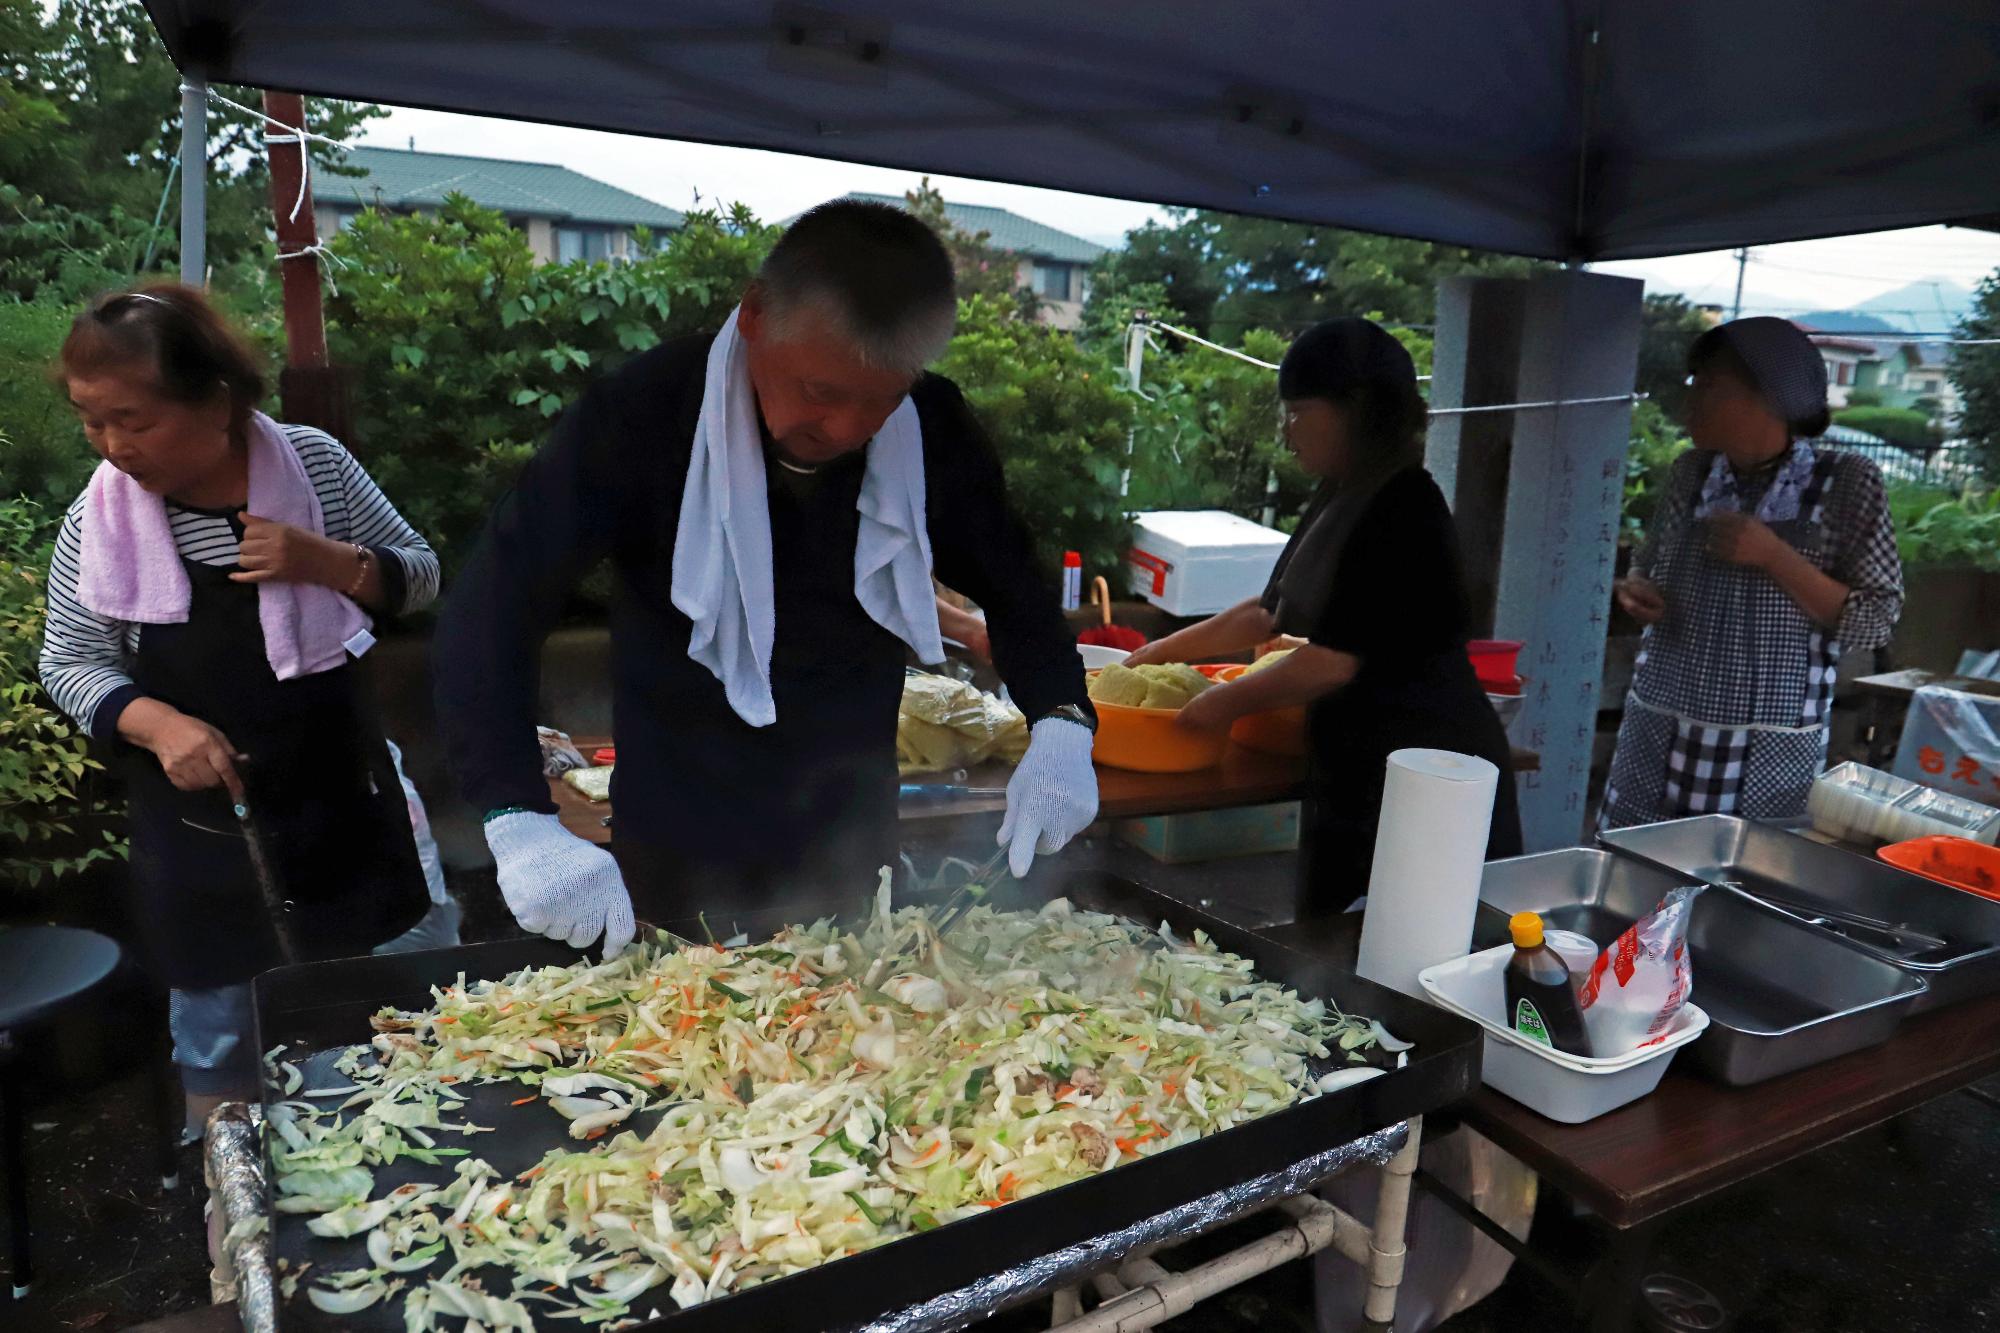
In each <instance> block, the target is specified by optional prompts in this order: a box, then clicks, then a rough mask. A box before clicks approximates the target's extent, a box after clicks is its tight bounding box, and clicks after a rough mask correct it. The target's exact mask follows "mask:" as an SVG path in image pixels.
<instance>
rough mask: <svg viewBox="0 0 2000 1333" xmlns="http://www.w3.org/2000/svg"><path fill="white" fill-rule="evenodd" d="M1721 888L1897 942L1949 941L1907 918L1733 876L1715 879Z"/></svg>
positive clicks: (1933, 944) (1930, 944)
mask: <svg viewBox="0 0 2000 1333" xmlns="http://www.w3.org/2000/svg"><path fill="white" fill-rule="evenodd" d="M1718 882H1719V883H1721V884H1722V885H1723V886H1724V887H1725V888H1731V889H1735V890H1736V891H1737V892H1738V893H1741V894H1743V895H1744V896H1745V897H1748V898H1755V899H1756V900H1757V901H1758V902H1760V903H1763V904H1764V905H1765V906H1766V907H1771V908H1775V909H1776V910H1778V911H1780V912H1783V913H1784V914H1785V915H1786V916H1790V917H1794V918H1797V919H1799V920H1802V921H1804V922H1806V923H1807V924H1808V925H1814V926H1845V927H1848V928H1849V929H1853V930H1860V931H1864V932H1866V933H1869V934H1873V935H1881V936H1885V937H1887V938H1888V939H1889V940H1890V941H1892V942H1893V943H1895V944H1897V945H1902V944H1904V943H1909V944H1916V945H1921V946H1923V947H1924V948H1925V949H1946V948H1949V947H1951V941H1950V940H1947V939H1945V938H1943V937H1942V936H1939V935H1932V934H1930V933H1928V932H1927V931H1922V930H1917V929H1916V928H1914V927H1913V926H1911V925H1910V924H1909V923H1907V922H1903V921H1884V920H1883V919H1881V918H1880V917H1873V916H1863V915H1861V914H1860V913H1858V912H1844V911H1841V910H1840V909H1839V908H1835V907H1827V906H1825V905H1823V904H1820V903H1805V902H1799V901H1797V900H1796V899H1792V898H1781V897H1774V896H1772V895H1770V894H1768V893H1759V892H1757V891H1756V890H1755V889H1751V888H1748V887H1746V886H1745V885H1743V884H1742V883H1740V882H1738V881H1736V880H1728V879H1725V880H1721V881H1718Z"/></svg>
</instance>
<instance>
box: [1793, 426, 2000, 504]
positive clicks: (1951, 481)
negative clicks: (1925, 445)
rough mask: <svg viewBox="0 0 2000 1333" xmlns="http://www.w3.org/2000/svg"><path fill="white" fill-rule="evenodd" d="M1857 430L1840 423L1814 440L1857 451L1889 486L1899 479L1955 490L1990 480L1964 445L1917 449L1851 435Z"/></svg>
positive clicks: (1899, 481)
mask: <svg viewBox="0 0 2000 1333" xmlns="http://www.w3.org/2000/svg"><path fill="white" fill-rule="evenodd" d="M1861 434H1862V432H1860V431H1847V432H1843V431H1842V430H1841V428H1840V427H1838V426H1835V427H1834V428H1833V429H1832V430H1831V431H1829V432H1827V434H1826V435H1825V436H1824V437H1822V438H1821V439H1819V440H1817V441H1815V443H1818V444H1822V445H1830V446H1832V447H1833V448H1835V449H1842V450H1845V451H1847V452H1848V453H1855V454H1860V455H1861V456H1862V457H1863V458H1866V459H1868V460H1869V461H1870V462H1872V463H1873V464H1875V466H1876V467H1878V468H1880V469H1882V478H1883V480H1884V481H1887V482H1888V483H1889V484H1890V485H1892V486H1893V485H1896V484H1898V483H1902V484H1905V485H1913V486H1939V487H1943V488H1945V489H1947V490H1958V489H1960V488H1962V487H1965V486H1967V485H1972V484H1976V483H1985V482H1987V481H1989V480H1990V479H1989V478H1987V477H1986V476H1985V474H1984V472H1983V470H1982V469H1981V467H1980V464H1979V459H1978V454H1977V453H1976V452H1975V451H1974V450H1972V449H1971V448H1969V447H1967V446H1966V445H1963V444H1955V443H1954V444H1941V445H1938V446H1937V447H1936V448H1933V449H1928V450H1922V451H1919V450H1915V449H1905V448H1903V447H1902V446H1901V445H1896V444H1890V443H1889V442H1888V441H1887V440H1882V439H1878V438H1875V437H1873V436H1864V437H1863V438H1861V439H1858V440H1857V439H1854V438H1852V437H1853V436H1857V435H1861ZM1843 437H1845V438H1843Z"/></svg>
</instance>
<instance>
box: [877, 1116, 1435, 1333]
mask: <svg viewBox="0 0 2000 1333" xmlns="http://www.w3.org/2000/svg"><path fill="white" fill-rule="evenodd" d="M1408 1138H1409V1127H1408V1126H1407V1125H1403V1124H1395V1125H1391V1126H1389V1127H1388V1128H1387V1129H1383V1130H1377V1131H1376V1132H1375V1133H1373V1134H1370V1135H1368V1136H1367V1137H1366V1138H1360V1139H1356V1140H1354V1142H1352V1143H1343V1144H1341V1145H1340V1146H1338V1147H1335V1148H1329V1149H1327V1150H1326V1151H1325V1152H1322V1153H1315V1154H1314V1155H1312V1156H1311V1157H1308V1158H1306V1159H1305V1160H1303V1161H1301V1162H1297V1163H1294V1164H1293V1165H1291V1166H1289V1167H1286V1168H1285V1169H1284V1170H1282V1171H1274V1172H1272V1173H1270V1174H1269V1175H1263V1176H1257V1177H1254V1178H1253V1179H1250V1180H1246V1181H1243V1182H1241V1183H1240V1184H1236V1185H1232V1186H1230V1187H1229V1188H1228V1189H1221V1190H1217V1191H1215V1192H1214V1193H1213V1194H1206V1195H1203V1196H1202V1197H1201V1198H1199V1199H1193V1200H1190V1201H1189V1202H1187V1203H1184V1204H1181V1205H1179V1206H1178V1207H1175V1208H1170V1209H1168V1210H1167V1211H1166V1212H1164V1213H1160V1214H1158V1215H1156V1216H1153V1217H1149V1218H1147V1219H1146V1220H1145V1221H1143V1222H1135V1223H1133V1224H1132V1225H1131V1226H1129V1227H1126V1228H1124V1229H1123V1230H1121V1231H1114V1232H1111V1233H1110V1234H1108V1235H1104V1236H1095V1237H1092V1238H1091V1239H1090V1240H1087V1241H1084V1242H1082V1243H1081V1244H1077V1245H1071V1246H1069V1247H1068V1248H1066V1249H1061V1250H1056V1251H1054V1252H1052V1253H1049V1254H1045V1255H1042V1256H1041V1257H1039V1258H1036V1259H1032V1260H1030V1261H1029V1262H1027V1263H1024V1264H1021V1265H1019V1266H1017V1267H1014V1268H1009V1269H1006V1270H1004V1271H1002V1272H998V1273H993V1274H991V1275H989V1276H987V1277H984V1278H981V1279H980V1280H979V1281H977V1282H974V1283H972V1284H970V1285H968V1286H964V1287H960V1288H959V1289H958V1290H956V1291H949V1292H945V1293H944V1294H943V1295H940V1296H935V1297H933V1298H931V1299H930V1300H928V1301H925V1302H924V1303H923V1304H921V1305H912V1306H909V1307H907V1308H905V1309H902V1310H898V1311H896V1312H895V1313H894V1314H888V1315H883V1316H882V1317H880V1318H878V1319H874V1320H871V1321H869V1322H868V1323H866V1324H861V1325H850V1326H849V1328H850V1329H851V1330H853V1333H933V1331H934V1330H944V1329H956V1328H963V1327H965V1326H966V1325H967V1324H969V1323H972V1322H974V1321H976V1320H980V1319H984V1318H986V1317H988V1316H990V1315H992V1314H993V1313H994V1312H995V1311H997V1310H1001V1309H1003V1308H1005V1307H1007V1306H1009V1305H1012V1304H1014V1303H1015V1302H1017V1301H1022V1300H1026V1299H1028V1298H1029V1297H1031V1296H1035V1295H1039V1294H1041V1293H1043V1292H1048V1291H1053V1290H1055V1289H1056V1288H1057V1287H1065V1286H1069V1285H1070V1284H1072V1283H1075V1282H1078V1281H1080V1280H1081V1279H1083V1278H1084V1277H1086V1276H1088V1275H1089V1274H1091V1273H1096V1272H1101V1271H1102V1270H1104V1269H1107V1268H1111V1267H1113V1266H1115V1265H1116V1264H1118V1263H1119V1262H1120V1261H1122V1260H1123V1259H1125V1257H1126V1256H1128V1255H1130V1254H1132V1253H1133V1252H1134V1251H1136V1250H1140V1249H1144V1248H1147V1247H1158V1246H1160V1245H1163V1244H1167V1243H1171V1242H1173V1241H1178V1240H1185V1239H1187V1238H1188V1237H1189V1236H1192V1235H1195V1234H1197V1233H1199V1232H1203V1231H1208V1230H1211V1229H1213V1228H1215V1227H1219V1226H1221V1225H1223V1224H1224V1223H1225V1222H1231V1221H1234V1220H1235V1219H1236V1218H1239V1217H1241V1216H1243V1215H1244V1214H1246V1213H1250V1212H1254V1211H1256V1210H1257V1209H1259V1208H1262V1207H1265V1206H1267V1205H1269V1204H1273V1203H1276V1202H1277V1201H1278V1200H1280V1199H1288V1198H1290V1197H1292V1196H1293V1195H1295V1194H1303V1193H1305V1192H1306V1191H1307V1190H1309V1189H1311V1188H1312V1187H1313V1186H1314V1185H1317V1184H1318V1183H1319V1182H1320V1181H1322V1180H1325V1179H1326V1178H1327V1177H1329V1176H1335V1175H1339V1174H1340V1173H1341V1172H1342V1171H1345V1170H1347V1169H1349V1168H1350V1167H1355V1166H1360V1165H1362V1164H1364V1163H1366V1164H1367V1165H1370V1166H1386V1165H1387V1164H1388V1162H1389V1159H1390V1158H1391V1157H1394V1156H1395V1155H1396V1153H1397V1151H1398V1150H1399V1149H1401V1148H1402V1146H1403V1144H1404V1142H1405V1141H1407V1139H1408Z"/></svg>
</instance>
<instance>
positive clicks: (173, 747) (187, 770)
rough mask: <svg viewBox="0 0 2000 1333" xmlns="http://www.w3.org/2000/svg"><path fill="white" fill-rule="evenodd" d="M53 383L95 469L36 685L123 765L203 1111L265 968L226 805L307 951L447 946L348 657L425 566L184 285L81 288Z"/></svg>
mask: <svg viewBox="0 0 2000 1333" xmlns="http://www.w3.org/2000/svg"><path fill="white" fill-rule="evenodd" d="M60 373H61V379H62V381H63V383H64V385H65V387H66V389H67V391H68V393H69V397H70V401H71V402H72V404H74V406H75V408H76V412H77V416H78V418H79V419H80V420H81V422H82V425H83V431H84V435H85V437H86V438H87V439H88V440H89V442H90V445H91V447H92V448H93V449H95V450H96V451H97V453H98V454H99V456H100V457H102V459H103V460H104V461H103V462H102V463H100V464H99V465H98V468H97V470H96V472H95V473H94V474H92V476H91V479H90V484H89V486H88V487H87V488H86V489H85V491H84V493H83V494H82V495H81V496H79V497H78V498H77V500H76V502H75V503H74V504H72V505H71V506H70V509H69V512H68V514H67V515H66V516H65V517H64V519H63V523H62V527H61V529H60V531H59V533H58V535H57V539H56V547H55V556H54V560H53V562H52V564H51V568H50V573H49V586H48V628H47V636H46V638H45V640H44V643H43V647H42V655H41V676H42V681H43V684H44V685H45V686H46V687H47V689H48V691H49V693H50V695H51V696H52V697H53V698H54V699H55V701H56V703H57V705H58V706H60V707H61V708H62V709H63V711H64V712H66V713H68V714H69V715H70V716H71V717H72V718H74V719H75V720H76V722H77V723H78V725H79V726H82V727H84V728H86V729H88V730H89V732H90V733H91V734H92V735H93V736H95V737H97V738H98V739H99V740H101V741H103V742H106V743H108V744H113V745H115V746H116V748H117V750H118V751H119V753H120V755H121V757H122V760H123V763H122V768H123V770H124V775H125V779H126V786H127V794H128V797H129V803H130V810H131V836H132V881H133V886H134V889H135V893H134V908H133V918H134V922H135V925H136V927H137V930H138V934H139V943H140V946H141V950H142V952H143V954H144V955H145V956H146V958H147V961H148V963H149V964H150V966H151V968H152V970H153V971H154V973H155V974H156V975H157V976H158V977H159V978H160V979H162V980H163V981H165V982H166V983H167V985H169V986H170V987H172V995H171V1017H172V1024H173V1029H174V1047H175V1054H174V1058H175V1062H176V1063H177V1064H178V1065H179V1066H180V1070H181V1076H182V1083H183V1088H184V1090H185V1092H186V1093H187V1097H188V1109H189V1119H190V1122H191V1123H192V1124H194V1125H197V1126H198V1125H199V1124H200V1122H201V1119H202V1118H203V1116H204V1115H205V1112H206V1110H207V1109H208V1108H209V1107H210V1106H212V1105H213V1104H214V1103H215V1102H218V1101H221V1100H223V1099H225V1098H226V1097H237V1096H243V1095H245V1094H250V1093H254V1089H255V1088H256V1086H257V1067H256V1051H255V1050H254V1049H253V1046H252V1039H251V1033H250V1027H251V1024H250V1003H249V989H250V988H249V985H248V983H249V980H250V978H251V977H253V976H255V975H256V974H257V973H258V972H260V971H262V970H264V969H266V968H269V967H272V966H274V965H276V964H277V963H278V962H279V961H280V951H279V945H278V939H277V935H276V932H275V930H274V927H273V925H272V923H271V921H270V919H269V913H268V912H267V910H266V908H265V906H264V904H263V899H262V897H261V895H260V893H259V891H258V889H257V886H256V880H255V878H254V876H253V871H252V868H251V861H250V856H249V848H248V843H247V842H246V840H245V838H244V836H243V834H242V832H241V830H240V826H239V821H238V815H239V813H240V812H243V811H246V810H247V812H248V814H249V816H250V817H251V818H252V819H254V820H255V821H256V823H257V825H258V827H259V831H260V841H261V842H262V843H263V845H264V850H265V854H266V858H267V860H268V861H269V862H270V864H271V867H272V869H273V870H274V871H275V874H276V878H277V880H278V881H279V883H281V884H282V886H283V892H284V893H285V895H286V897H287V898H288V899H289V900H290V901H291V904H292V905H291V907H290V909H289V911H288V912H287V914H286V915H287V918H288V920H287V922H286V925H287V926H288V930H287V934H288V935H289V936H290V937H291V939H292V940H294V941H295V942H296V944H297V946H298V948H299V950H300V952H301V953H302V954H303V955H304V956H305V957H309V958H328V957H337V956H341V955H345V954H356V953H366V952H368V951H369V950H370V949H372V948H374V947H375V946H378V945H381V944H384V943H385V942H387V941H391V940H394V939H396V938H397V937H398V936H400V935H402V934H403V933H404V932H407V931H410V930H411V928H412V927H413V926H415V925H417V924H418V923H419V921H420V919H422V920H424V922H425V925H426V926H427V927H429V928H431V933H432V937H433V938H432V939H431V940H427V941H426V942H442V943H451V942H455V939H454V938H453V935H454V933H455V932H454V931H453V929H452V927H451V926H450V925H449V924H448V923H443V924H438V925H434V923H436V922H438V917H439V916H441V915H443V914H442V913H439V914H437V915H433V916H431V917H427V916H426V908H427V905H428V894H427V893H426V889H425V881H424V877H423V872H422V870H421V868H420V866H419V863H418V859H417V853H416V848H415V844H414V842H413V840H412V837H411V830H410V818H409V814H408V809H407V806H406V804H405V798H404V794H403V790H402V787H401V784H400V782H399V780H398V775H397V772H396V770H395V768H394V766H393V763H392V760H391V759H390V756H389V753H388V749H387V746H386V744H385V742H384V739H383V736H382V731H381V728H380V726H379V725H378V724H377V723H376V721H375V719H374V716H373V713H372V711H371V709H370V708H369V706H368V704H367V701H366V699H365V698H364V693H365V691H364V687H363V685H362V683H361V682H360V681H359V680H358V679H357V677H356V674H355V672H354V671H353V670H352V669H351V667H350V659H351V658H352V657H354V656H358V655H359V654H360V653H362V652H365V651H366V650H367V648H368V647H369V645H371V644H372V643H373V642H374V640H373V638H372V636H371V635H370V633H369V627H370V624H371V620H370V615H369V613H371V612H373V613H388V614H395V613H399V612H403V611H408V610H412V609H414V608H417V607H420V606H423V605H424V604H426V603H427V602H429V601H430V600H431V599H432V598H433V597H435V596H436V594H437V588H438V564H437V557H436V556H435V555H434V554H432V552H431V549H430V547H429V546H428V545H427V544H426V543H425V541H424V539H423V538H422V537H420V536H418V535H417V533H416V532H415V531H414V530H413V529H412V528H411V527H410V526H409V524H407V523H405V522H404V521H403V519H402V517H401V516H400V515H399V514H397V512H396V510H395V509H394V507H393V506H391V505H390V503H389V501H388V500H387V499H386V498H385V497H384V496H383V494H382V492H381V491H380V490H378V489H377V488H376V486H375V483H374V482H373V481H371V480H370V479H369V477H368V475H367V473H366V472H364V471H363V470H362V468H361V465H360V464H359V463H357V462H356V461H355V460H354V458H353V456H352V455H350V454H349V453H348V452H347V451H346V450H345V449H343V448H342V447H341V446H340V445H339V444H338V443H337V442H335V441H334V440H333V439H331V438H329V437H328V436H326V435H324V434H322V433H321V432H319V431H317V430H313V429H311V428H309V427H304V426H281V425H279V424H277V423H276V422H273V421H272V420H271V419H270V418H269V417H267V416H265V415H264V414H263V413H262V412H259V411H258V410H257V404H258V403H259V402H261V401H262V399H263V397H264V378H263V374H262V372H261V371H260V369H259V368H258V365H257V362H256V358H255V357H254V355H253V354H252V353H251V352H250V350H249V348H248V347H247V346H246V345H245V344H244V342H243V340H242V339H241V337H239V336H238V335H237V334H236V333H235V332H234V331H232V330H231V329H230V328H229V327H228V326H227V325H226V324H225V323H224V322H223V320H222V319H221V318H220V317H219V316H218V315H217V314H216V313H215V311H214V310H213V309H212V308H211V307H210V306H209V305H208V303H207V301H206V300H204V299H203V297H202V296H201V294H200V293H199V292H197V291H195V290H193V289H191V288H188V287H181V286H175V285H168V284H162V285H159V286H153V287H148V288H146V289H145V290H143V291H138V292H131V293H125V294H121V295H117V296H110V297H105V298H102V299H100V300H98V301H96V302H95V303H93V304H92V305H91V306H90V307H89V308H88V309H87V310H85V311H84V312H83V313H82V314H80V315H78V316H77V318H76V321H75V323H74V324H73V325H72V326H71V329H70V332H69V335H68V337H67V339H66V340H65V341H64V343H63V348H62V362H61V368H60ZM440 935H441V936H442V938H441V939H440V938H437V937H438V936H440Z"/></svg>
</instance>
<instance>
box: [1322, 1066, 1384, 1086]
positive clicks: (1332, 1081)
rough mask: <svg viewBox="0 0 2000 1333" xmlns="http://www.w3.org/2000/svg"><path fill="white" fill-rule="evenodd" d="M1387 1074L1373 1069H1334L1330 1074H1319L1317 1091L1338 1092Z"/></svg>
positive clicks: (1381, 1070)
mask: <svg viewBox="0 0 2000 1333" xmlns="http://www.w3.org/2000/svg"><path fill="white" fill-rule="evenodd" d="M1387 1072H1388V1071H1387V1070H1383V1069H1376V1068H1373V1067H1369V1068H1365V1069H1336V1070H1334V1071H1333V1072H1332V1073H1331V1074H1321V1075H1320V1076H1319V1090H1320V1091H1321V1092H1339V1091H1340V1090H1341V1089H1342V1088H1351V1087H1353V1086H1354V1085H1355V1084H1356V1083H1366V1082H1367V1081H1368V1080H1369V1079H1371V1078H1379V1077H1381V1076H1382V1075H1383V1074H1385V1073H1387Z"/></svg>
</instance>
